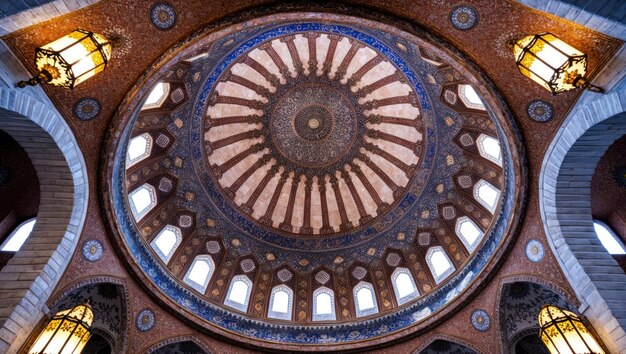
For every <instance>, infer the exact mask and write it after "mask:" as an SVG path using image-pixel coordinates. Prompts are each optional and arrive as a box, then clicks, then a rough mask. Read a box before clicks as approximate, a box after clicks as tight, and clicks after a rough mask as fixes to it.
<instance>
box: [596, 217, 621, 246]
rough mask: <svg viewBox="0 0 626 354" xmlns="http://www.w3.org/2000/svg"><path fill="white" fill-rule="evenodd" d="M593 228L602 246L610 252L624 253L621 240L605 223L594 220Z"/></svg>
mask: <svg viewBox="0 0 626 354" xmlns="http://www.w3.org/2000/svg"><path fill="white" fill-rule="evenodd" d="M593 228H594V229H595V230H596V234H597V235H598V239H599V240H600V242H602V246H604V248H606V250H607V251H608V252H609V253H610V254H626V249H625V248H624V244H623V243H622V241H621V240H620V239H619V237H617V235H616V234H615V233H614V232H613V230H611V228H610V227H608V226H607V225H606V224H605V223H603V222H601V221H598V220H594V221H593Z"/></svg>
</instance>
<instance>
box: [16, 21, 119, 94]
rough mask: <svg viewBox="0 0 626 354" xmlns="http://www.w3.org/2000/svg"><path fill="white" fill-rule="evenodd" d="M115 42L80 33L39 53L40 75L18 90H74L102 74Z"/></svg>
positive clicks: (22, 84) (26, 82)
mask: <svg viewBox="0 0 626 354" xmlns="http://www.w3.org/2000/svg"><path fill="white" fill-rule="evenodd" d="M111 48H112V45H111V42H110V41H109V40H108V39H107V38H106V37H104V36H102V35H100V34H96V33H93V32H88V31H84V30H81V29H77V30H75V31H73V32H72V33H70V34H68V35H67V36H65V37H61V38H59V39H57V40H56V41H54V42H52V43H49V44H46V45H44V46H43V47H39V48H37V49H36V50H35V65H36V66H37V70H39V73H38V74H37V75H35V76H34V77H32V78H31V79H29V80H28V81H20V82H18V83H17V86H18V87H26V85H30V86H35V85H37V84H39V83H48V84H50V85H54V86H61V87H65V88H68V89H73V88H74V86H76V85H78V84H80V83H81V82H83V81H85V80H87V79H88V78H90V77H92V76H94V75H95V74H97V73H99V72H101V71H102V70H104V68H105V67H106V65H107V63H108V62H109V59H111Z"/></svg>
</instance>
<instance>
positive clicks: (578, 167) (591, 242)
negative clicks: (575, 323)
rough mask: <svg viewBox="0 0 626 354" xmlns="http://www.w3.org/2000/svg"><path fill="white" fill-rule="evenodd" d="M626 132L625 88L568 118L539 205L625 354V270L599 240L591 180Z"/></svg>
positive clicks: (583, 295) (554, 240)
mask: <svg viewBox="0 0 626 354" xmlns="http://www.w3.org/2000/svg"><path fill="white" fill-rule="evenodd" d="M624 134H626V92H624V91H621V92H614V93H611V94H607V95H603V96H599V98H597V99H596V100H594V101H592V102H590V103H587V104H584V105H582V106H578V107H577V109H576V110H574V111H573V112H572V113H571V114H570V115H569V116H568V117H567V119H566V120H565V122H564V123H563V125H562V126H561V128H560V129H559V131H558V132H557V134H556V136H555V138H554V140H553V141H552V143H551V145H550V147H549V148H548V151H547V153H546V156H545V158H544V160H543V164H542V168H541V174H540V177H539V204H540V211H541V217H542V220H543V224H544V230H545V232H546V235H547V236H548V237H547V238H548V244H549V245H550V248H551V249H552V252H553V253H554V254H555V256H556V258H557V260H558V262H559V264H560V266H561V268H562V270H563V272H564V274H565V276H566V277H567V279H568V281H569V283H570V285H571V286H572V288H573V289H574V291H575V293H576V296H577V297H578V299H579V300H580V302H581V307H580V309H579V310H580V312H581V313H582V314H583V315H585V316H586V317H587V319H589V321H590V322H591V324H592V325H593V327H594V329H595V330H596V332H597V333H598V335H599V336H600V337H601V339H602V341H603V342H604V344H605V345H606V346H607V347H608V349H609V351H610V352H611V353H626V332H625V330H626V301H624V299H626V274H624V272H623V271H622V269H621V268H620V267H619V266H618V265H617V262H615V260H614V259H613V257H611V255H609V253H608V252H607V251H606V249H605V248H604V247H603V246H602V244H601V243H600V241H599V240H598V238H597V236H596V234H595V231H594V227H593V218H592V216H591V188H590V187H591V178H592V176H593V173H594V171H595V167H596V165H597V163H598V161H599V160H600V158H601V157H602V155H603V154H604V152H605V151H606V149H607V148H608V147H609V146H610V145H611V144H612V143H613V142H614V141H615V140H616V139H617V138H619V137H621V136H622V135H624Z"/></svg>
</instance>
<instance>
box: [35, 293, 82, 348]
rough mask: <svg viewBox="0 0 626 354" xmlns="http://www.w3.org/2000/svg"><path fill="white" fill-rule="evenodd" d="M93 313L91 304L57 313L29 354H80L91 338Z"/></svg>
mask: <svg viewBox="0 0 626 354" xmlns="http://www.w3.org/2000/svg"><path fill="white" fill-rule="evenodd" d="M92 322H93V312H92V311H91V306H89V304H81V305H78V306H75V307H73V308H71V309H69V310H65V311H61V312H57V314H56V315H54V317H52V319H51V320H50V322H49V323H48V325H47V326H46V328H44V330H43V331H42V332H41V334H40V335H39V337H37V340H36V341H35V344H33V346H32V347H31V348H30V350H29V351H28V354H53V353H54V354H78V353H80V352H81V351H82V350H83V348H84V347H85V344H87V341H88V340H89V337H90V336H91V330H90V328H91V323H92Z"/></svg>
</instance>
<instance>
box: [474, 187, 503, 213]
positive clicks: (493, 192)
mask: <svg viewBox="0 0 626 354" xmlns="http://www.w3.org/2000/svg"><path fill="white" fill-rule="evenodd" d="M498 197H500V190H499V189H498V188H496V187H494V186H493V185H492V184H491V183H489V182H487V181H485V180H484V179H481V180H480V181H478V183H476V184H475V185H474V199H476V200H477V201H478V202H479V203H480V204H481V205H482V206H484V207H485V208H487V210H489V211H490V212H491V213H492V214H493V213H494V212H495V211H496V206H497V205H498Z"/></svg>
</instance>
